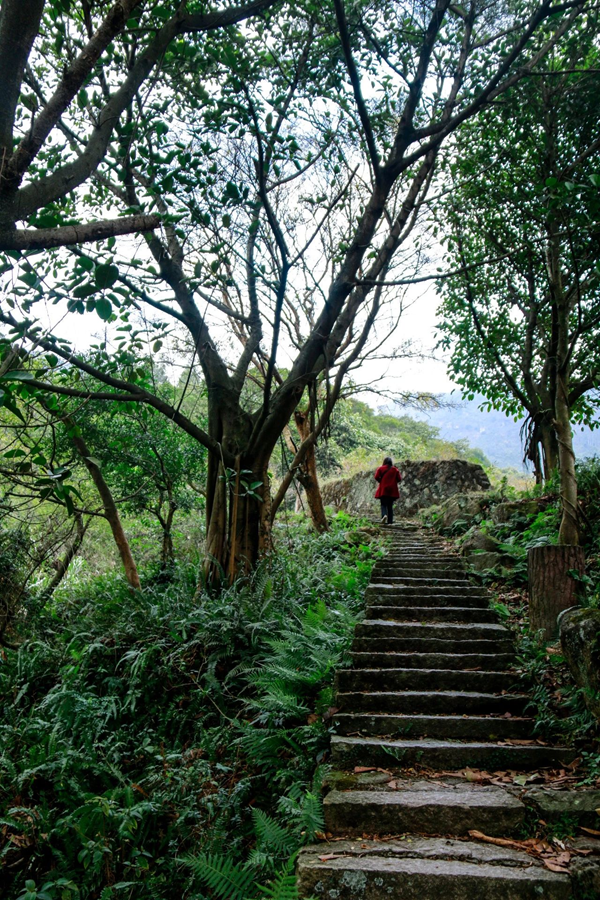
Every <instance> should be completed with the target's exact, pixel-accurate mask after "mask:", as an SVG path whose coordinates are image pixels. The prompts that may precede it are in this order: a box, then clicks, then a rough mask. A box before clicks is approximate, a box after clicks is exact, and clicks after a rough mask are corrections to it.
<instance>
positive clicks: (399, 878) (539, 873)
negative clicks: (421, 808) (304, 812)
mask: <svg viewBox="0 0 600 900" xmlns="http://www.w3.org/2000/svg"><path fill="white" fill-rule="evenodd" d="M297 874H298V894H299V897H300V898H309V897H311V898H318V900H382V898H384V897H385V898H387V900H434V898H435V900H439V898H440V897H443V898H444V900H570V898H571V897H572V896H573V894H572V891H571V879H570V877H569V876H568V875H562V874H559V873H556V872H550V871H549V870H548V869H547V868H546V867H545V866H544V865H543V863H541V862H540V861H538V860H536V859H533V858H532V857H530V856H528V855H527V854H525V853H521V852H519V851H517V850H512V849H510V848H505V847H495V846H493V845H489V844H488V845H484V844H481V843H476V842H474V841H452V840H447V839H443V838H438V839H432V838H421V837H419V836H415V837H413V838H407V839H406V840H400V841H385V842H377V841H336V842H335V843H333V844H330V845H327V844H318V845H316V846H312V847H305V848H304V849H303V850H301V851H300V854H299V856H298V863H297Z"/></svg>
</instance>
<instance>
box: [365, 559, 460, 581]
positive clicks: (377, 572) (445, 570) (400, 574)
mask: <svg viewBox="0 0 600 900" xmlns="http://www.w3.org/2000/svg"><path fill="white" fill-rule="evenodd" d="M468 577H469V576H468V575H467V573H466V572H465V570H464V569H459V568H458V567H457V566H436V567H435V568H434V567H433V566H425V565H423V563H421V564H419V563H415V564H414V565H408V566H407V565H403V564H401V563H391V564H390V565H385V566H383V565H375V566H373V575H372V578H373V581H379V579H380V578H456V579H458V580H460V581H463V582H464V581H467V580H468Z"/></svg>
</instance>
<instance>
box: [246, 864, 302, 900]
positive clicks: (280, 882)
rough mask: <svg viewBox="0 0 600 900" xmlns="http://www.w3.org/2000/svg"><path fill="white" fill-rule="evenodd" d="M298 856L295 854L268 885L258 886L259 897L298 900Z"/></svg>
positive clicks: (269, 899)
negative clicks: (296, 872) (296, 870)
mask: <svg viewBox="0 0 600 900" xmlns="http://www.w3.org/2000/svg"><path fill="white" fill-rule="evenodd" d="M296 856H297V854H296V853H294V855H293V856H291V857H290V859H289V860H288V861H287V863H286V864H285V866H284V867H283V869H281V870H280V871H279V872H278V873H277V874H276V875H275V877H274V878H273V879H272V880H271V881H269V883H268V884H265V885H256V890H257V891H258V894H259V897H261V898H262V897H266V898H267V900H298V887H297V883H296V874H295V868H296Z"/></svg>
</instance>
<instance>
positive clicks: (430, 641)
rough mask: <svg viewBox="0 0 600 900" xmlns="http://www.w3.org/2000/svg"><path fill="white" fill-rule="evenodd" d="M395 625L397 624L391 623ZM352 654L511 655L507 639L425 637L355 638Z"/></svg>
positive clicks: (511, 649)
mask: <svg viewBox="0 0 600 900" xmlns="http://www.w3.org/2000/svg"><path fill="white" fill-rule="evenodd" d="M392 624H397V623H392ZM352 652H353V653H486V654H487V653H513V652H514V648H513V644H512V641H511V639H510V638H509V637H507V638H498V639H496V640H490V641H487V640H484V639H481V640H478V639H474V640H470V641H469V640H466V641H465V640H459V639H453V638H438V637H433V638H426V637H388V638H386V637H373V638H369V637H355V638H354V641H353V642H352Z"/></svg>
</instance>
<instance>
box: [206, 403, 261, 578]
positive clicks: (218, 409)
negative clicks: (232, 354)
mask: <svg viewBox="0 0 600 900" xmlns="http://www.w3.org/2000/svg"><path fill="white" fill-rule="evenodd" d="M217 396H218V405H217ZM209 407H210V408H209V427H210V432H211V435H212V436H213V437H214V438H215V440H217V441H219V443H220V444H221V445H222V446H223V447H224V448H225V449H226V450H227V454H228V455H229V456H234V458H235V467H234V468H227V467H225V466H224V464H223V461H222V460H221V459H219V457H218V456H217V455H216V454H212V453H211V454H209V460H208V477H207V488H206V497H207V502H206V560H205V564H204V570H203V573H204V578H205V580H206V581H208V582H209V583H213V584H217V583H219V582H221V581H222V580H223V579H224V578H225V577H227V578H228V579H229V580H230V581H233V580H234V579H235V578H236V577H237V575H238V574H239V573H240V572H248V571H250V569H251V568H252V567H253V566H255V565H256V563H257V562H258V560H259V558H260V556H261V555H262V554H263V553H265V552H268V550H269V549H270V547H271V528H270V499H271V495H270V486H269V476H268V464H269V459H270V457H271V451H272V447H264V446H263V447H260V448H258V449H257V450H256V451H254V453H253V454H252V453H251V452H250V451H249V450H248V447H249V445H250V436H251V432H252V425H253V423H252V421H251V419H250V417H249V416H247V414H245V413H244V412H243V411H242V410H241V409H240V406H239V403H238V398H237V397H236V396H228V394H227V393H226V392H224V391H220V392H219V393H218V395H217V393H216V392H215V394H214V395H211V394H209Z"/></svg>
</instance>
